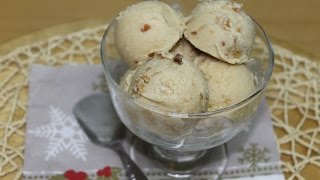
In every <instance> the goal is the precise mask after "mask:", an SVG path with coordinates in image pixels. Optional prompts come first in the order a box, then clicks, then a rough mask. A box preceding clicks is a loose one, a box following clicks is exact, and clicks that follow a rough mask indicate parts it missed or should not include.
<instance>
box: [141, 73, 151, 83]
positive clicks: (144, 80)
mask: <svg viewBox="0 0 320 180" xmlns="http://www.w3.org/2000/svg"><path fill="white" fill-rule="evenodd" d="M141 79H142V80H143V82H144V83H146V84H148V83H149V82H150V77H148V76H146V75H143V76H141Z"/></svg>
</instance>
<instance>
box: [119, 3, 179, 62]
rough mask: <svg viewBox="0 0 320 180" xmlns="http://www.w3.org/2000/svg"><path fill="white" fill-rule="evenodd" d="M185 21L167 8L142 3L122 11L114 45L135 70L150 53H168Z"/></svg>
mask: <svg viewBox="0 0 320 180" xmlns="http://www.w3.org/2000/svg"><path fill="white" fill-rule="evenodd" d="M184 29H185V18H184V17H183V16H182V15H181V14H179V13H178V12H176V11H175V10H174V9H173V8H171V7H170V6H169V5H167V4H165V3H163V2H159V1H143V2H140V3H137V4H135V5H132V6H130V7H128V8H127V9H126V10H124V11H122V12H121V13H120V15H119V16H118V17H117V18H116V21H115V45H116V47H117V50H118V51H119V54H120V56H121V57H122V58H123V59H124V60H125V61H126V62H127V63H128V64H129V66H130V67H132V68H134V67H136V66H137V65H138V64H140V63H142V62H144V61H146V60H147V59H148V55H149V54H150V53H153V52H168V51H169V50H170V49H171V48H172V46H174V44H175V43H176V42H177V41H178V40H179V39H180V38H181V37H182V35H183V31H184Z"/></svg>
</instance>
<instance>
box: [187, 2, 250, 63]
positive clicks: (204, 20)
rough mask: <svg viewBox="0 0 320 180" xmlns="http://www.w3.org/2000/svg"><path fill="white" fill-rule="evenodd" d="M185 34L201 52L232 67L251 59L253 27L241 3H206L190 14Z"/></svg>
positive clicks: (199, 5)
mask: <svg viewBox="0 0 320 180" xmlns="http://www.w3.org/2000/svg"><path fill="white" fill-rule="evenodd" d="M184 35H185V37H186V38H187V39H188V40H189V41H190V42H191V43H192V44H193V45H194V46H195V47H197V48H198V49H200V50H201V51H203V52H206V53H208V54H210V55H211V56H213V57H216V58H218V59H220V60H223V61H225V62H228V63H231V64H241V63H244V62H246V61H248V60H249V58H250V54H251V51H252V47H253V44H254V39H255V25H254V23H253V21H252V19H251V18H250V17H249V16H248V15H247V14H246V13H245V12H244V11H243V9H242V5H241V4H238V3H235V2H232V1H229V0H223V1H215V0H206V1H202V2H201V3H199V4H198V5H197V6H196V8H195V9H194V10H193V11H192V12H191V14H190V16H189V18H188V20H187V22H186V31H185V32H184Z"/></svg>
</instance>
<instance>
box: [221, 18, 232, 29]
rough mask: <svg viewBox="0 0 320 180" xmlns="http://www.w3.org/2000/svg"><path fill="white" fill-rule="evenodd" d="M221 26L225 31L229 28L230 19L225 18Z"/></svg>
mask: <svg viewBox="0 0 320 180" xmlns="http://www.w3.org/2000/svg"><path fill="white" fill-rule="evenodd" d="M223 26H224V28H225V29H227V28H230V27H231V26H230V19H229V18H227V19H226V20H224V21H223Z"/></svg>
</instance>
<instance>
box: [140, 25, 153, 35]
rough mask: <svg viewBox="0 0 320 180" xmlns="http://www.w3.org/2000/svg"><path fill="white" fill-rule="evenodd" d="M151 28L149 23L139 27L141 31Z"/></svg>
mask: <svg viewBox="0 0 320 180" xmlns="http://www.w3.org/2000/svg"><path fill="white" fill-rule="evenodd" d="M150 29H151V26H150V25H149V24H145V25H143V27H142V28H141V29H140V31H141V32H143V33H144V32H147V31H149V30H150Z"/></svg>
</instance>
